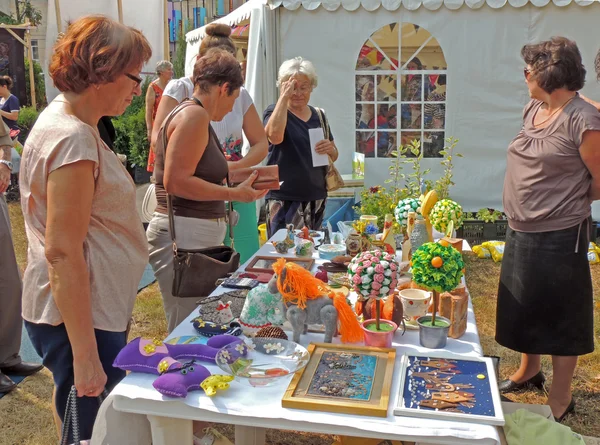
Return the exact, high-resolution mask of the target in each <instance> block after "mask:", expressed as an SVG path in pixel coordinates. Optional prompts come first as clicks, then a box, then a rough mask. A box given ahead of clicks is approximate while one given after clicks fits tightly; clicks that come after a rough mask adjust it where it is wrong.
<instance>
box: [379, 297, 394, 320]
mask: <svg viewBox="0 0 600 445" xmlns="http://www.w3.org/2000/svg"><path fill="white" fill-rule="evenodd" d="M394 300H395V298H394V295H388V297H387V300H386V301H385V304H384V305H383V311H381V317H382V318H383V319H384V320H392V317H393V315H394Z"/></svg>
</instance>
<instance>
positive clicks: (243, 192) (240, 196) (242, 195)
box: [231, 170, 268, 202]
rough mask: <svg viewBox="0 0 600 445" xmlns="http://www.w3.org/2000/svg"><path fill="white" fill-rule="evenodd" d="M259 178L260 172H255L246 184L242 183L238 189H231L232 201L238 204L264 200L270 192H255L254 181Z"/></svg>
mask: <svg viewBox="0 0 600 445" xmlns="http://www.w3.org/2000/svg"><path fill="white" fill-rule="evenodd" d="M256 178H258V172H257V171H256V170H255V171H253V172H252V174H251V175H250V176H249V177H248V179H246V180H245V181H244V182H242V183H240V185H238V186H237V187H235V188H233V189H231V191H232V193H231V195H232V196H231V199H232V200H233V201H237V202H254V201H256V200H257V199H260V198H262V197H263V196H265V195H266V194H267V192H268V190H255V189H254V188H253V187H252V184H254V181H256Z"/></svg>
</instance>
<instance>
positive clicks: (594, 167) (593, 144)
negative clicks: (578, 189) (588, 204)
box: [579, 130, 600, 201]
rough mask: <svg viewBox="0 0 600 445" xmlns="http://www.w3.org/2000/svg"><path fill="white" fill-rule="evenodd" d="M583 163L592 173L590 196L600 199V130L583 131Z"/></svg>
mask: <svg viewBox="0 0 600 445" xmlns="http://www.w3.org/2000/svg"><path fill="white" fill-rule="evenodd" d="M579 153H580V155H581V159H582V160H583V163H584V164H585V166H586V167H587V169H588V170H589V172H590V174H591V175H592V186H591V188H590V198H591V199H592V200H593V201H596V200H598V199H600V131H592V130H588V131H586V132H585V133H583V141H582V143H581V147H579Z"/></svg>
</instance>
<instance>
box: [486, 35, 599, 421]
mask: <svg viewBox="0 0 600 445" xmlns="http://www.w3.org/2000/svg"><path fill="white" fill-rule="evenodd" d="M521 55H522V57H523V60H524V61H525V64H526V67H525V70H524V74H525V79H526V83H527V87H528V89H529V94H530V96H531V101H530V102H529V103H528V104H527V105H526V106H525V110H524V113H523V128H522V129H521V131H520V132H519V134H518V135H517V137H516V138H515V139H514V140H513V141H512V142H511V144H510V146H509V147H508V154H507V166H506V177H505V181H504V197H503V200H504V210H505V212H506V215H507V217H508V223H509V229H508V231H507V234H506V246H505V251H504V258H503V260H502V271H501V274H500V286H499V290H498V306H497V316H496V340H497V341H498V343H500V344H501V345H503V346H505V347H507V348H509V349H512V350H514V351H518V352H521V353H522V358H521V366H520V368H519V369H518V370H517V372H515V373H514V374H513V375H511V376H510V378H509V379H508V380H505V381H503V382H501V383H500V392H502V393H508V392H514V391H518V390H522V389H525V388H527V387H529V386H537V387H540V388H541V387H543V384H544V381H545V377H544V375H543V374H542V371H541V361H540V359H541V355H542V354H545V355H551V356H552V371H553V379H552V386H551V388H550V391H549V395H548V405H550V408H551V409H552V412H553V414H554V416H555V417H556V419H557V420H558V421H561V420H562V419H563V418H564V417H565V416H566V415H567V414H568V413H570V412H571V411H573V409H574V407H575V402H574V400H573V398H572V395H571V381H572V379H573V374H574V372H575V367H576V366H577V358H578V356H580V355H584V354H588V353H590V352H592V351H593V350H594V331H593V323H594V319H593V310H594V307H593V292H592V282H591V275H590V268H589V264H588V260H587V250H588V249H587V248H588V243H589V231H590V228H591V223H590V216H591V203H592V201H593V200H596V199H600V150H598V147H600V114H599V113H598V111H597V110H595V109H594V107H593V106H592V105H590V104H588V103H587V102H585V101H584V100H583V99H582V98H581V97H580V96H579V94H578V93H577V91H579V90H580V89H581V88H582V87H583V85H584V82H585V73H586V71H585V68H584V67H583V64H582V61H581V54H580V53H579V49H578V48H577V45H576V44H575V42H572V41H570V40H567V39H565V38H561V37H555V38H553V39H552V40H549V41H545V42H541V43H539V44H534V45H527V46H525V47H524V48H523V50H522V51H521Z"/></svg>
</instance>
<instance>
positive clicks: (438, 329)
mask: <svg viewBox="0 0 600 445" xmlns="http://www.w3.org/2000/svg"><path fill="white" fill-rule="evenodd" d="M417 323H418V324H419V342H420V343H421V346H423V347H425V348H429V349H441V348H443V347H445V346H446V341H447V340H448V331H449V330H450V320H448V319H447V318H446V317H440V316H439V315H438V316H436V317H435V326H432V325H431V315H425V316H423V317H420V318H419V319H418V320H417ZM438 323H440V324H442V325H443V326H438Z"/></svg>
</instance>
